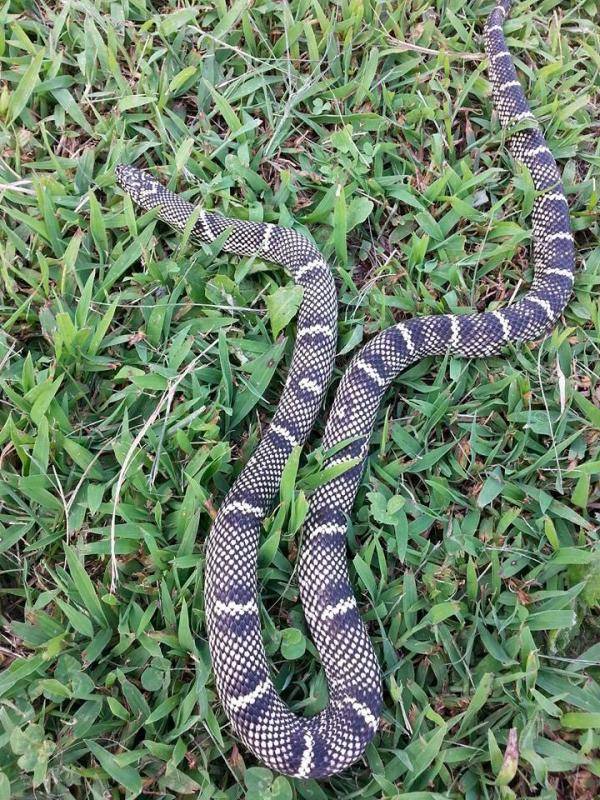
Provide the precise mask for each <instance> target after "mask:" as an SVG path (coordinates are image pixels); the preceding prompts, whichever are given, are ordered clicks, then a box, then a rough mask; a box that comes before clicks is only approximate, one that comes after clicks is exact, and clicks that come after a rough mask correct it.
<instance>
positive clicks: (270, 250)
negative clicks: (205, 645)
mask: <svg viewBox="0 0 600 800" xmlns="http://www.w3.org/2000/svg"><path fill="white" fill-rule="evenodd" d="M508 9H509V0H500V2H499V4H498V5H497V6H496V7H495V8H494V10H493V11H492V13H491V14H490V16H489V18H488V20H487V24H486V28H485V41H486V50H487V55H488V58H489V74H490V79H491V85H492V92H493V100H494V104H495V107H496V109H497V111H498V114H499V117H500V122H501V124H502V125H503V126H505V127H510V128H512V127H513V126H515V125H517V124H518V123H521V122H523V121H525V120H527V121H530V122H529V124H528V127H527V129H525V130H523V129H521V130H519V129H517V130H516V131H515V132H512V131H509V141H510V149H511V151H512V153H513V155H514V157H515V158H516V159H517V160H518V161H520V162H521V163H523V164H524V165H526V166H527V167H528V169H529V171H530V173H531V176H532V179H533V183H534V186H535V189H536V192H537V196H536V199H535V202H534V207H533V257H534V282H533V285H532V287H531V289H530V290H529V292H528V293H527V294H525V295H524V296H523V297H522V299H520V300H519V301H517V302H515V303H514V304H512V305H510V306H509V307H507V308H505V309H504V310H501V311H490V312H484V313H475V314H468V315H460V316H457V315H437V316H428V317H420V318H415V319H411V320H408V321H406V322H402V323H400V324H398V325H395V326H393V327H391V328H388V329H387V330H385V331H383V332H382V333H380V334H379V335H378V336H376V337H375V338H374V339H372V340H371V341H370V342H369V343H368V344H367V345H366V346H365V347H364V348H363V349H362V350H361V352H360V353H359V355H358V356H357V357H356V358H355V359H354V361H353V362H352V363H351V365H350V366H349V368H348V370H347V371H346V373H345V375H344V377H343V379H342V381H341V383H340V386H339V388H338V391H337V394H336V397H335V401H334V404H333V408H332V411H331V413H330V415H329V420H328V423H327V427H326V431H325V437H324V442H323V446H324V448H325V449H326V450H329V449H330V448H335V447H336V446H339V445H340V444H341V443H342V442H348V441H350V444H346V445H344V446H342V447H341V449H340V448H339V447H338V449H337V451H336V452H335V455H334V456H333V457H332V458H331V459H330V460H329V461H328V462H327V466H329V465H332V464H335V463H343V462H345V461H347V460H352V461H353V462H354V463H353V465H352V466H350V468H349V469H348V470H347V471H345V472H344V473H343V474H341V475H340V476H338V477H336V478H334V479H333V480H331V481H329V482H328V483H326V484H325V485H322V486H320V487H319V488H318V489H317V490H316V491H315V493H314V494H313V496H312V498H311V504H310V510H309V515H308V519H307V522H306V525H305V530H304V543H303V547H302V551H301V558H300V567H299V584H300V595H301V599H302V603H303V606H304V612H305V615H306V619H307V622H308V624H309V626H310V631H311V634H312V637H313V640H314V642H315V644H316V646H317V648H318V651H319V654H320V656H321V659H322V663H323V666H324V669H325V674H326V677H327V683H328V686H329V698H330V701H329V705H328V706H327V708H326V709H325V710H324V711H322V712H321V713H320V714H317V715H316V716H314V717H312V718H310V719H306V718H302V717H298V716H296V715H295V714H293V713H292V712H291V711H290V710H289V708H288V707H287V706H286V705H285V704H284V703H283V702H282V700H281V698H280V697H279V695H278V694H277V692H276V690H275V688H274V686H273V683H272V680H271V677H270V673H269V665H268V663H267V659H266V656H265V651H264V647H263V642H262V637H261V628H260V618H259V613H258V605H257V589H256V583H257V573H256V563H257V550H258V540H259V532H260V526H261V521H262V519H263V518H264V516H265V515H266V514H267V512H268V510H269V508H270V506H271V504H272V502H273V498H274V497H275V495H276V493H277V491H278V489H279V485H280V481H281V475H282V470H283V468H284V466H285V464H286V461H287V459H288V457H289V455H290V453H291V451H292V448H293V447H294V446H295V445H298V444H302V443H303V442H304V441H305V439H306V437H307V436H308V433H309V431H310V429H311V427H312V425H313V422H314V420H315V416H316V414H317V411H318V409H319V406H320V403H321V400H322V398H323V394H324V392H325V389H326V386H327V383H328V380H329V378H330V375H331V370H332V364H333V358H334V354H335V343H336V322H337V303H336V296H335V289H334V284H333V280H332V276H331V273H330V271H329V269H328V267H327V265H326V263H325V262H324V260H323V258H322V257H321V255H320V254H319V252H318V251H317V250H316V249H315V247H314V246H313V245H312V244H311V243H310V242H308V240H307V239H305V238H304V237H303V236H301V235H299V234H297V233H295V232H294V231H293V230H290V229H286V228H281V227H278V226H275V225H269V224H263V223H251V222H244V221H240V220H235V219H226V218H224V217H220V216H218V215H216V214H212V213H208V212H204V211H199V212H198V211H197V210H196V211H195V213H196V214H197V215H198V214H199V216H198V217H197V220H196V222H195V223H194V226H193V236H194V237H195V238H197V239H200V240H202V241H208V242H210V241H212V240H214V239H215V238H216V237H217V236H219V235H220V234H221V233H223V232H225V231H226V230H229V236H228V238H227V239H226V241H225V244H224V249H225V250H226V251H229V252H232V253H236V254H240V255H254V254H260V255H262V256H263V257H264V258H266V259H268V260H270V261H273V262H276V263H278V264H282V265H283V266H284V267H286V268H287V269H288V270H289V271H290V273H291V274H292V276H293V278H294V280H295V281H296V282H297V283H298V284H300V285H301V286H302V287H303V289H304V295H303V301H302V305H301V308H300V311H299V316H298V323H297V342H296V346H295V349H294V354H293V358H292V363H291V367H290V371H289V375H288V378H287V381H286V385H285V388H284V391H283V394H282V396H281V400H280V403H279V406H278V408H277V412H276V414H275V416H274V418H273V421H272V422H271V424H270V426H269V428H268V430H267V432H266V434H265V436H264V438H263V439H262V441H261V443H260V445H259V447H258V449H257V450H256V452H255V453H254V455H253V457H252V458H251V459H250V461H249V462H248V464H247V465H246V467H245V469H244V470H243V471H242V473H241V474H240V476H239V478H238V479H237V481H236V482H235V484H234V486H233V488H232V489H231V491H230V492H229V494H228V495H227V497H226V499H225V501H224V502H223V505H222V507H221V509H220V511H219V513H218V515H217V518H216V520H215V522H214V525H213V528H212V531H211V533H210V537H209V540H208V546H207V560H206V589H205V592H206V622H207V629H208V637H209V644H210V650H211V656H212V659H213V666H214V671H215V678H216V684H217V689H218V692H219V696H220V698H221V702H222V703H223V707H224V709H225V711H226V712H227V715H228V717H229V718H230V720H231V722H232V724H233V726H234V728H235V730H236V732H237V733H238V735H239V736H240V738H241V739H242V740H243V741H244V742H245V743H246V745H247V746H248V747H249V748H250V749H251V750H252V751H253V752H254V753H255V754H256V755H257V756H258V757H259V758H260V759H261V760H262V761H263V762H264V763H266V764H267V765H269V766H270V767H273V768H274V769H276V770H279V771H280V772H283V773H286V774H288V775H293V776H297V777H305V778H308V777H313V778H314V777H317V778H318V777H324V776H327V775H331V774H333V773H336V772H339V771H340V770H342V769H344V768H345V767H347V766H348V765H350V764H352V763H353V762H354V761H355V760H356V759H357V758H359V757H360V755H361V754H362V753H363V751H364V749H365V747H366V745H367V744H368V742H369V741H370V740H371V738H372V737H373V735H374V733H375V731H376V729H377V727H378V721H379V715H380V709H381V703H382V697H381V677H380V670H379V666H378V663H377V659H376V657H375V653H374V651H373V648H372V646H371V644H370V641H369V638H368V636H367V632H366V630H365V628H364V626H363V624H362V622H361V619H360V617H359V614H358V611H357V607H356V601H355V598H354V595H353V593H352V588H351V586H350V582H349V579H348V571H347V565H346V553H345V532H346V520H347V518H348V516H349V514H350V512H351V509H352V504H353V501H354V497H355V493H356V490H357V486H358V483H359V479H360V476H361V472H362V469H363V466H364V459H365V457H366V454H367V451H368V444H369V438H370V435H371V431H372V427H373V424H374V420H375V416H376V413H377V409H378V406H379V403H380V400H381V398H382V396H383V394H384V392H385V391H386V389H387V387H388V386H389V384H390V382H391V381H392V379H393V378H394V377H395V376H396V375H397V374H398V373H399V372H401V371H402V370H403V369H405V368H406V367H407V366H408V365H410V364H412V363H414V362H415V361H417V360H419V359H422V358H424V357H425V356H429V355H434V354H444V353H447V352H450V353H453V354H458V355H462V356H473V357H476V356H485V355H491V354H493V353H498V352H500V351H501V350H502V348H503V347H504V346H505V345H506V344H507V343H508V342H519V341H523V340H528V339H534V338H536V337H539V336H541V335H544V334H546V333H547V332H548V330H549V329H550V328H551V327H552V326H553V325H554V323H555V321H556V319H557V317H558V315H559V314H560V312H561V311H562V309H563V308H564V306H565V304H566V302H567V300H568V298H569V295H570V292H571V287H572V282H573V265H574V254H573V238H572V235H571V232H570V227H569V215H568V206H567V202H566V199H565V196H564V193H563V189H562V186H561V182H560V176H559V173H558V169H557V166H556V163H555V161H554V159H553V157H552V155H551V153H550V151H549V149H548V147H547V146H546V143H545V141H544V137H543V135H542V133H541V131H540V130H539V128H538V126H537V125H536V123H535V120H534V117H533V115H532V114H531V112H530V110H529V107H528V105H527V101H526V99H525V96H524V94H523V91H522V89H521V86H520V84H519V82H518V81H517V77H516V73H515V69H514V66H513V63H512V60H511V57H510V55H509V53H508V51H507V49H506V45H505V41H504V36H503V33H502V24H503V22H504V18H505V16H506V14H507V12H508ZM117 178H118V181H119V183H120V185H121V186H122V187H123V189H124V190H125V191H126V192H128V193H129V194H130V195H131V196H132V198H133V199H134V200H135V201H136V202H137V203H138V204H139V205H141V206H142V207H144V208H146V209H149V208H153V207H155V206H160V216H161V218H162V219H163V220H165V221H166V222H168V223H170V224H171V225H173V226H175V227H177V228H179V229H182V228H184V227H185V225H186V222H187V221H188V219H189V217H190V215H191V214H192V213H193V212H194V209H193V207H192V206H191V205H190V204H189V203H187V202H185V201H184V200H182V199H181V198H179V197H177V196H176V195H173V194H172V193H171V192H169V191H167V190H166V189H164V188H163V187H162V186H161V185H160V184H159V183H157V182H156V181H154V180H153V179H152V178H149V177H148V176H147V175H146V174H145V173H142V172H140V171H138V170H136V169H134V168H131V167H118V168H117Z"/></svg>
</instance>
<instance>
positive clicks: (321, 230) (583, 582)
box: [0, 0, 600, 800]
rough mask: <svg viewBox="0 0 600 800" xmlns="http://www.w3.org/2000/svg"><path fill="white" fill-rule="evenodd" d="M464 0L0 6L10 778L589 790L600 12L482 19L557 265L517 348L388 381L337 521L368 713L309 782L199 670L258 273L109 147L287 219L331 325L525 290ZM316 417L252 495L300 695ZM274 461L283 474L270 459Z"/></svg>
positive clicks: (0, 758) (252, 410)
mask: <svg viewBox="0 0 600 800" xmlns="http://www.w3.org/2000/svg"><path fill="white" fill-rule="evenodd" d="M490 9H491V3H490V2H479V1H478V0H477V1H476V2H473V3H467V4H464V3H463V2H460V0H448V1H447V2H441V1H440V0H437V2H435V3H433V4H432V3H429V2H425V0H412V2H408V3H402V2H397V1H395V2H391V1H388V0H336V1H335V2H327V0H290V2H288V3H282V2H274V1H273V0H254V2H250V1H249V0H233V2H230V3H226V2H225V0H214V2H206V3H203V4H195V3H190V2H188V0H182V2H177V1H176V0H167V2H165V3H161V4H156V6H154V7H153V6H152V5H150V3H148V2H146V1H145V0H115V2H112V3H108V2H105V0H98V1H97V2H95V3H92V2H89V1H88V0H66V2H64V3H51V4H47V3H44V2H43V1H42V2H39V3H33V2H25V1H23V2H19V0H8V3H5V4H4V5H3V7H2V10H1V11H0V70H1V74H0V202H1V206H0V665H1V666H2V672H0V800H8V798H32V797H36V798H78V800H79V799H81V798H96V799H97V800H100V798H114V799H115V800H116V798H125V797H130V798H133V797H144V798H156V799H158V800H160V799H162V798H165V799H166V798H176V797H177V798H179V797H182V798H185V797H190V798H191V797H193V798H200V799H201V800H209V799H213V798H214V800H236V798H244V797H246V798H248V799H249V800H263V798H264V800H268V799H269V798H272V800H291V798H302V799H303V800H334V798H354V797H360V798H361V799H362V798H376V799H379V798H396V799H397V800H441V799H442V798H446V799H447V800H458V799H459V798H465V800H479V798H499V799H500V800H510V799H511V798H545V799H546V800H551V799H552V800H554V799H557V798H569V799H570V798H574V800H594V798H597V797H598V796H600V643H599V640H600V617H599V614H598V610H599V608H600V541H599V536H598V527H597V515H598V509H599V508H600V487H599V483H598V478H599V476H600V376H599V368H600V308H599V304H598V286H599V285H600V242H599V237H598V232H599V228H600V212H599V209H600V199H599V198H600V181H599V179H600V145H599V139H600V136H599V135H600V121H599V113H598V109H599V108H600V77H599V76H600V55H599V53H600V25H599V22H598V16H597V14H598V6H597V2H596V0H583V1H580V2H576V0H563V2H561V3H557V2H556V1H555V0H543V1H542V2H534V1H533V0H532V1H531V2H529V0H528V1H527V2H519V3H518V4H517V5H516V7H515V9H514V10H513V16H512V18H511V19H510V20H509V21H508V22H507V24H506V31H507V42H508V45H509V47H510V49H511V52H512V53H513V55H514V57H515V60H516V63H517V66H518V69H519V73H520V77H521V78H522V80H523V82H524V85H525V86H526V88H527V93H528V97H529V98H530V101H531V104H532V108H533V110H534V112H535V114H536V116H537V118H538V119H539V120H540V122H541V123H542V125H543V128H544V130H545V132H546V135H547V138H548V143H549V145H550V147H551V149H552V151H553V153H554V154H555V156H556V157H557V159H558V160H559V163H560V166H561V169H562V171H563V175H564V182H565V188H566V191H567V193H568V200H569V204H570V207H571V214H572V224H573V229H574V231H575V233H576V243H577V255H578V260H577V276H576V280H575V289H574V294H573V297H572V300H571V303H570V304H569V307H568V308H567V310H566V312H565V314H564V315H563V317H562V319H561V321H560V323H559V324H558V326H557V328H556V330H555V332H554V333H553V334H552V335H551V336H550V337H549V338H548V339H547V340H546V341H545V342H544V343H540V342H537V343H532V344H531V345H530V346H526V345H523V346H518V347H509V348H507V349H506V351H505V353H503V355H502V356H501V357H494V358H490V359H487V360H480V361H468V360H465V359H460V358H450V357H448V358H445V359H428V360H425V361H422V362H420V363H418V364H417V365H415V366H413V367H412V368H411V369H409V370H408V371H407V372H406V373H405V374H403V375H402V376H400V378H398V379H397V380H396V382H395V384H394V386H393V388H392V389H391V390H390V391H389V392H388V393H387V395H386V397H385V401H384V403H383V405H382V408H381V410H380V415H379V420H378V423H377V426H376V432H375V435H374V437H373V441H372V447H371V452H370V458H369V462H368V465H367V469H366V471H365V474H364V477H363V480H362V485H361V488H360V490H359V495H358V498H357V501H356V504H355V510H354V515H353V518H352V521H351V525H350V528H349V532H348V557H349V559H350V562H351V574H352V581H353V586H354V588H355V591H356V594H357V598H358V601H359V606H360V609H361V613H362V615H363V617H364V619H365V620H366V621H367V624H368V626H369V631H370V634H371V637H372V640H373V641H374V643H375V646H376V648H377V652H378V654H379V657H380V661H381V664H382V668H383V671H384V682H385V710H384V714H383V718H382V721H381V726H380V730H379V733H378V735H377V737H376V739H375V741H374V743H373V744H371V745H370V746H369V748H368V750H367V752H366V754H365V757H364V759H363V760H362V761H360V762H359V763H357V764H356V765H355V766H354V767H352V768H351V769H349V770H348V771H346V772H345V773H344V774H342V775H341V776H338V777H336V778H334V779H332V780H330V781H326V782H323V783H317V782H315V781H299V780H290V779H287V778H283V777H280V776H277V775H274V774H272V773H271V772H270V771H269V770H266V769H265V768H263V767H262V766H261V765H260V764H257V763H256V760H255V759H254V758H253V757H252V756H251V755H249V754H248V752H247V751H246V750H245V748H244V747H243V746H242V745H240V744H239V742H236V739H235V737H234V736H233V735H232V732H231V729H230V727H229V725H228V723H227V719H226V717H225V715H224V713H223V711H222V709H221V707H220V705H219V702H218V699H217V697H216V695H215V689H214V682H213V676H212V672H211V666H210V659H209V654H208V649H207V644H206V633H205V627H204V613H203V567H204V544H205V541H206V536H207V532H208V530H209V528H210V525H211V520H212V518H213V517H214V515H215V513H216V509H217V508H218V507H219V504H220V503H221V501H222V499H223V497H224V495H225V493H226V491H227V489H228V487H229V486H231V484H232V482H233V480H234V478H235V476H236V475H237V474H238V473H239V471H240V469H241V467H242V465H243V464H244V463H245V462H246V461H247V459H248V458H249V456H250V454H251V453H252V452H253V450H254V448H255V446H256V444H257V442H258V440H259V439H260V436H261V431H262V430H263V429H264V427H265V425H266V424H267V422H268V420H269V418H270V417H271V416H272V414H273V410H274V408H275V407H276V404H277V399H278V396H279V394H280V392H281V389H282V386H283V382H284V380H285V376H286V369H287V366H288V365H289V362H290V358H291V353H292V349H293V345H294V339H295V328H294V318H293V317H294V312H295V309H296V308H297V305H298V301H299V296H298V292H297V290H295V289H294V286H293V284H292V281H291V278H290V276H289V275H287V274H286V273H285V272H284V271H283V270H282V269H281V268H279V267H274V266H273V265H272V264H268V263H266V262H264V261H262V260H261V259H260V258H258V257H257V258H253V259H250V258H247V259H235V258H232V257H229V256H226V255H225V254H224V253H223V252H220V251H219V246H218V243H217V245H212V246H210V247H209V246H205V247H199V246H196V245H194V244H193V243H191V242H189V241H186V239H185V237H184V238H183V239H182V237H181V236H179V235H178V234H176V233H174V232H173V231H171V230H169V229H167V228H166V227H165V226H164V225H162V224H161V223H160V222H159V221H158V220H157V219H156V215H155V213H148V214H145V215H141V214H140V213H138V212H137V211H136V209H135V208H134V207H133V205H132V203H131V201H130V200H129V199H128V198H126V197H125V196H124V195H123V193H122V191H121V190H120V189H118V188H117V186H116V184H115V179H114V167H115V166H116V165H117V164H118V163H120V162H124V163H132V164H135V165H137V166H141V167H147V168H149V169H151V170H152V172H153V174H154V175H156V176H158V177H159V178H160V180H162V181H163V182H164V183H168V184H169V186H170V187H171V188H172V189H173V190H175V191H179V192H182V193H185V196H186V197H187V198H188V199H189V200H191V201H192V202H202V203H203V204H204V205H205V207H206V208H209V209H213V208H214V209H217V210H219V211H220V212H221V213H224V214H227V215H230V216H236V217H240V218H244V219H246V218H247V219H252V220H266V221H269V222H276V223H279V224H281V225H286V226H292V225H293V226H294V227H296V228H297V229H298V230H302V231H304V232H306V233H307V235H309V236H311V237H313V239H314V241H315V242H316V243H317V245H318V247H319V248H320V250H321V252H322V253H323V254H324V255H325V256H326V257H327V258H328V260H329V263H330V264H331V266H332V269H333V272H334V274H335V277H336V282H337V286H338V294H339V312H340V321H339V346H338V357H337V361H336V372H335V375H334V380H333V381H332V384H331V387H330V391H329V395H328V400H327V405H329V404H330V403H331V400H332V396H333V393H334V391H335V387H336V385H337V382H338V380H339V377H340V375H341V373H342V371H343V369H344V367H345V366H346V365H347V364H348V361H349V359H350V358H351V356H352V355H353V354H354V353H356V352H357V350H358V349H359V348H360V346H361V345H362V344H363V343H364V342H365V341H367V340H368V339H369V338H370V337H371V336H372V335H373V334H375V333H377V332H378V331H380V330H383V329H384V328H386V327H387V326H389V325H390V324H392V323H393V322H394V321H400V320H402V319H405V318H408V317H412V316H414V315H423V314H428V313H443V312H446V313H447V312H454V311H457V312H460V311H464V310H467V309H473V308H476V309H479V310H481V309H483V308H485V307H488V308H494V307H500V305H501V304H502V303H507V302H509V301H510V299H511V298H512V297H513V296H514V295H515V294H517V293H518V292H520V291H522V289H523V288H524V287H525V286H526V285H527V284H528V283H529V282H530V281H531V277H532V269H531V267H530V249H531V232H530V211H531V205H532V200H533V191H532V184H531V179H530V176H529V175H528V173H527V171H526V170H524V169H523V168H521V167H519V166H518V165H517V164H515V162H514V161H513V160H512V159H511V157H510V154H509V151H508V148H507V144H506V141H505V137H504V135H503V133H502V131H501V129H500V127H499V125H498V121H497V117H496V115H495V114H494V111H493V109H492V105H491V101H490V92H489V83H488V80H487V73H486V61H485V59H484V57H483V54H482V39H481V31H482V24H483V21H484V19H485V16H486V13H487V12H488V11H489V10H490ZM324 418H325V412H323V414H322V415H320V419H319V422H318V424H317V426H316V428H315V430H314V432H313V435H312V438H311V440H310V442H309V444H308V446H307V447H306V448H305V452H304V455H303V457H302V459H301V461H300V464H299V468H298V470H297V473H296V479H295V485H294V483H293V481H291V480H288V481H287V483H286V487H285V491H282V493H281V497H280V499H279V501H278V504H277V505H276V506H275V508H274V510H273V514H272V515H271V516H270V517H269V518H268V519H267V520H266V523H265V530H264V534H263V535H264V539H263V542H264V543H263V545H262V547H261V556H260V571H259V574H260V584H261V605H262V611H263V629H264V636H265V644H266V647H267V650H268V653H269V655H270V657H271V659H272V663H273V670H274V676H275V680H276V683H277V686H278V688H280V690H281V692H282V694H283V696H284V697H285V698H286V700H287V701H288V702H289V703H290V704H291V705H292V707H293V708H294V709H295V710H297V711H298V712H299V713H314V712H316V711H319V710H320V709H322V708H323V707H324V705H325V704H326V702H327V699H326V686H325V683H324V680H323V675H322V672H321V670H320V666H319V660H318V656H317V654H316V652H315V650H314V648H313V646H312V644H311V642H310V640H308V639H307V638H306V633H307V629H306V623H305V621H304V618H303V614H302V609H301V607H300V606H299V603H298V595H297V589H296V583H295V568H296V563H297V555H298V550H299V547H300V543H301V522H302V519H303V516H304V514H305V512H306V498H307V497H308V496H309V494H310V489H311V487H314V486H315V485H316V484H317V483H318V481H319V479H320V464H321V452H320V451H319V441H320V436H321V434H322V431H323V421H324ZM290 475H291V473H290Z"/></svg>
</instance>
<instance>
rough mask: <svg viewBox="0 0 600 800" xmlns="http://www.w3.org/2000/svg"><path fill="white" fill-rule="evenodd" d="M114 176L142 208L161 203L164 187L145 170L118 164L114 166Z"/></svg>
mask: <svg viewBox="0 0 600 800" xmlns="http://www.w3.org/2000/svg"><path fill="white" fill-rule="evenodd" d="M115 177H116V179H117V183H118V184H119V186H120V187H121V189H123V191H124V192H126V193H127V194H128V195H129V196H130V197H131V199H132V200H133V201H134V203H137V204H138V205H139V206H141V207H142V208H144V209H146V210H149V209H151V208H154V207H155V206H158V205H160V204H161V199H162V198H161V196H162V195H163V194H164V191H165V189H164V187H163V186H162V185H161V184H160V183H159V182H158V181H156V180H154V178H152V177H151V176H150V175H148V174H147V173H146V172H142V170H140V169H136V168H135V167H130V166H128V165H126V164H119V165H118V166H116V167H115Z"/></svg>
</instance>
